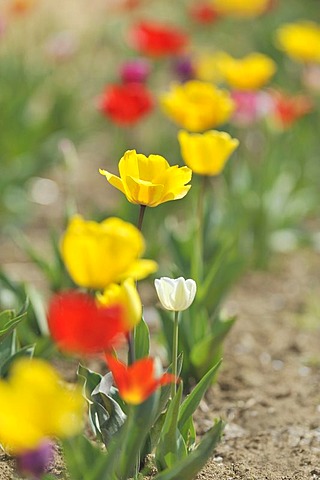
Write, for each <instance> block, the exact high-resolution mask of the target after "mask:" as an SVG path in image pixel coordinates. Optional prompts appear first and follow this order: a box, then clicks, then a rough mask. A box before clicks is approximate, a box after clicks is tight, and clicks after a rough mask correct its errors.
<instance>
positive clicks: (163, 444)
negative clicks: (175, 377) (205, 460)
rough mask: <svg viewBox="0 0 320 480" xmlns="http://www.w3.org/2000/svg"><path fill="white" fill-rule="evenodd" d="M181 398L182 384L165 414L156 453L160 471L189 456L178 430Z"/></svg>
mask: <svg viewBox="0 0 320 480" xmlns="http://www.w3.org/2000/svg"><path fill="white" fill-rule="evenodd" d="M181 396H182V384H180V386H179V388H178V390H177V393H176V395H175V396H174V397H173V399H172V400H171V402H170V405H169V407H168V410H167V412H166V414H165V421H164V424H163V428H162V431H161V435H160V438H159V443H158V446H157V449H156V453H155V460H156V464H157V467H158V469H159V470H164V469H166V468H170V467H172V466H173V465H174V464H175V463H176V462H177V461H178V460H180V459H181V458H184V457H185V456H186V455H187V449H186V446H185V442H184V440H183V437H182V436H181V434H180V432H179V430H178V418H179V408H180V403H181Z"/></svg>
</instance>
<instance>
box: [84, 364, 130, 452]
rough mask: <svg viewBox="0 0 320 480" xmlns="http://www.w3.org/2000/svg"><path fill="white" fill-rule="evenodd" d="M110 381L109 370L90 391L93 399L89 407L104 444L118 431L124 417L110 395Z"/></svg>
mask: <svg viewBox="0 0 320 480" xmlns="http://www.w3.org/2000/svg"><path fill="white" fill-rule="evenodd" d="M112 382H113V378H112V374H111V373H110V372H109V373H107V375H105V376H104V377H103V378H102V379H101V382H100V383H99V384H98V385H97V386H96V388H95V389H94V390H93V392H92V393H91V399H92V401H93V405H91V409H92V410H94V413H95V415H94V418H95V425H96V426H97V427H98V428H99V432H100V433H101V436H102V440H103V443H104V444H105V445H108V444H109V443H110V441H111V439H112V437H113V436H114V435H115V434H116V433H117V432H118V430H119V429H120V427H121V426H122V425H123V424H124V422H125V419H126V415H125V414H124V412H123V411H122V409H121V407H120V405H119V404H118V403H117V402H116V401H115V400H114V399H113V398H112V396H111V395H110V394H111V392H112V390H113V389H114V387H112ZM97 423H98V425H97Z"/></svg>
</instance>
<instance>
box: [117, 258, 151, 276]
mask: <svg viewBox="0 0 320 480" xmlns="http://www.w3.org/2000/svg"><path fill="white" fill-rule="evenodd" d="M157 270H158V264H157V262H155V261H153V260H145V259H141V260H137V261H136V262H134V263H132V264H131V265H130V268H128V269H127V270H126V271H125V272H123V274H122V275H121V276H120V277H119V279H118V280H124V279H126V278H133V279H134V280H142V279H143V278H146V277H147V276H148V275H150V274H151V273H154V272H156V271H157Z"/></svg>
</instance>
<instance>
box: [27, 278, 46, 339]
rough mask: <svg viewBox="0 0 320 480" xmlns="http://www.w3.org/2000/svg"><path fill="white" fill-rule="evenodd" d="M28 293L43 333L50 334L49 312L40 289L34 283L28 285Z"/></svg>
mask: <svg viewBox="0 0 320 480" xmlns="http://www.w3.org/2000/svg"><path fill="white" fill-rule="evenodd" d="M26 294H27V296H28V298H29V299H30V303H31V305H32V308H33V311H34V315H35V317H36V320H37V323H38V326H39V330H40V332H41V335H44V336H49V328H48V322H47V314H46V309H45V306H44V301H43V298H42V297H41V295H40V294H39V291H38V290H37V289H36V288H35V287H33V286H32V285H27V286H26Z"/></svg>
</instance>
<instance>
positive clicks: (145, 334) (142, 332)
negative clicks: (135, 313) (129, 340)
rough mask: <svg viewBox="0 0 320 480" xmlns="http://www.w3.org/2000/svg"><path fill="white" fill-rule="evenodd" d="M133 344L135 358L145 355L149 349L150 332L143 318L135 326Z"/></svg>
mask: <svg viewBox="0 0 320 480" xmlns="http://www.w3.org/2000/svg"><path fill="white" fill-rule="evenodd" d="M134 345H135V354H136V360H139V359H140V358H144V357H147V356H148V355H149V351H150V333H149V328H148V325H147V324H146V322H145V321H144V319H143V318H142V319H141V321H140V322H139V323H138V325H137V326H136V328H135V333H134Z"/></svg>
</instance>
